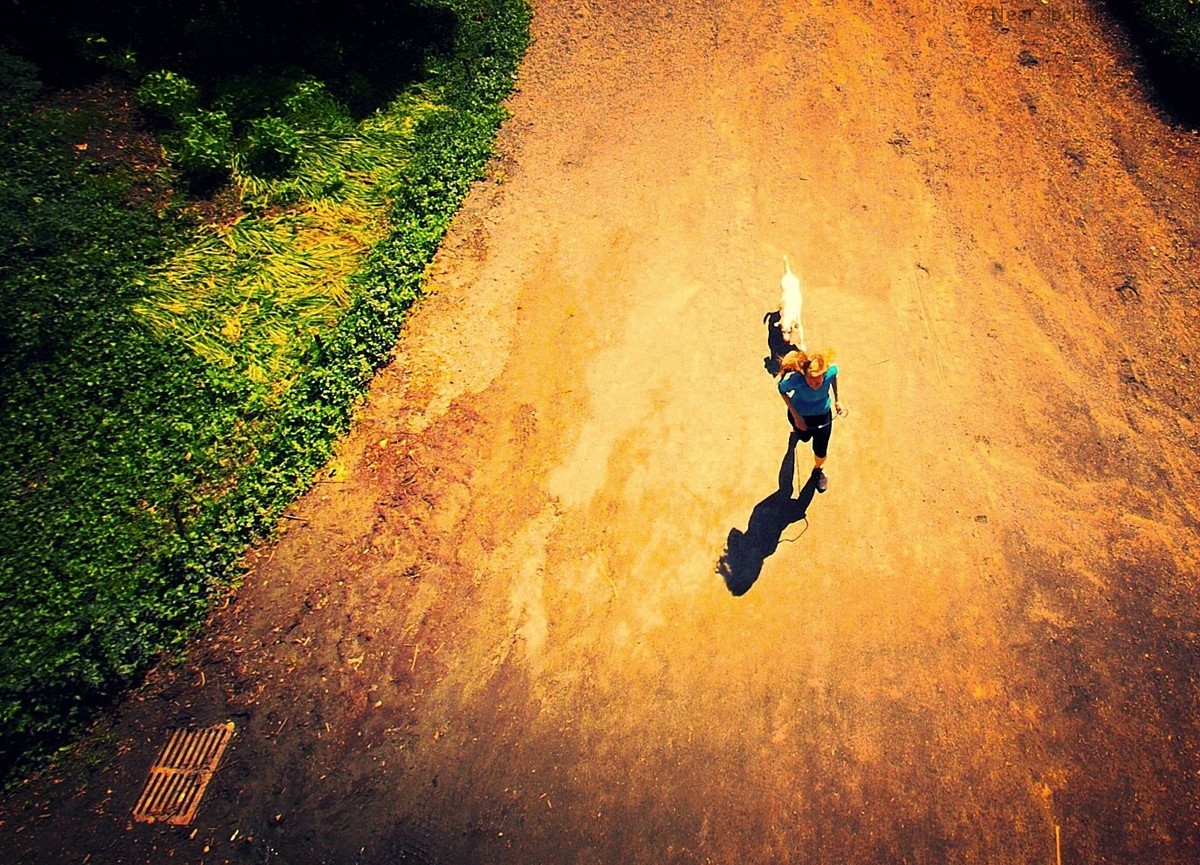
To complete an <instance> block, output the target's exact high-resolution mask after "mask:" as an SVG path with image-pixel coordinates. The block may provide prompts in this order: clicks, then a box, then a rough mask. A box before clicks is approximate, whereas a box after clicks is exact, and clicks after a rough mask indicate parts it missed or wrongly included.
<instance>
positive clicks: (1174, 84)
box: [1111, 0, 1200, 124]
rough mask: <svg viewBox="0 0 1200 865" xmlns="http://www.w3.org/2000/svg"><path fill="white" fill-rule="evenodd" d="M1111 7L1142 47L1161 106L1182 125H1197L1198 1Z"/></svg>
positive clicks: (1132, 0) (1124, 1)
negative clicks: (1186, 123)
mask: <svg viewBox="0 0 1200 865" xmlns="http://www.w3.org/2000/svg"><path fill="white" fill-rule="evenodd" d="M1111 3H1112V8H1113V10H1114V11H1115V12H1117V14H1118V15H1119V16H1120V17H1121V18H1122V19H1124V20H1125V22H1126V23H1127V24H1128V25H1129V28H1130V30H1131V31H1132V33H1133V35H1134V36H1135V37H1136V38H1137V39H1138V41H1139V42H1140V43H1141V45H1142V47H1143V49H1144V50H1143V55H1144V61H1145V64H1146V70H1147V72H1148V73H1149V75H1150V78H1151V80H1152V82H1153V84H1154V87H1155V90H1156V91H1157V92H1158V95H1159V97H1160V98H1161V99H1162V100H1163V103H1164V106H1165V107H1166V108H1167V109H1168V110H1170V111H1171V112H1172V113H1173V114H1175V115H1177V116H1178V117H1179V119H1181V120H1183V121H1185V122H1188V123H1193V124H1194V123H1197V122H1200V97H1198V96H1197V94H1198V93H1200V0H1111Z"/></svg>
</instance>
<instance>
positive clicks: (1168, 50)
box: [1135, 0, 1200, 75]
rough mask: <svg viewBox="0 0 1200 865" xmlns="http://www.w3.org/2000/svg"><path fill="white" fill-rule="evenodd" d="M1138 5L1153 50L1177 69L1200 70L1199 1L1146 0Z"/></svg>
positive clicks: (1199, 71) (1199, 72)
mask: <svg viewBox="0 0 1200 865" xmlns="http://www.w3.org/2000/svg"><path fill="white" fill-rule="evenodd" d="M1135 6H1136V9H1137V15H1138V17H1139V18H1140V19H1141V21H1142V22H1143V25H1144V27H1145V29H1146V31H1147V34H1148V38H1149V42H1150V44H1151V46H1152V47H1153V48H1154V50H1155V51H1157V52H1158V53H1159V54H1161V55H1162V57H1163V58H1164V59H1165V60H1166V61H1167V62H1168V63H1170V64H1171V65H1172V66H1174V67H1176V68H1177V69H1178V70H1180V71H1187V72H1189V73H1190V74H1193V75H1196V74H1200V3H1198V2H1196V0H1143V2H1139V3H1136V4H1135Z"/></svg>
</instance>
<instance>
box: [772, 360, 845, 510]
mask: <svg viewBox="0 0 1200 865" xmlns="http://www.w3.org/2000/svg"><path fill="white" fill-rule="evenodd" d="M832 357H833V352H828V351H827V352H822V353H820V354H807V353H805V352H802V351H793V352H789V353H788V354H786V355H784V357H783V360H781V361H780V362H779V393H780V395H781V396H782V397H783V401H784V402H785V403H787V407H788V420H789V421H791V424H792V428H793V429H795V430H796V434H797V435H798V436H799V438H800V441H802V442H806V441H809V440H811V441H812V449H813V470H812V480H813V482H814V483H815V484H816V486H817V492H819V493H823V492H825V490H826V489H828V488H829V480H828V479H827V478H826V477H825V471H824V469H822V468H821V467H822V466H823V465H824V464H825V456H826V454H827V453H828V452H829V436H830V435H831V434H832V433H833V416H834V412H838V413H840V412H841V410H842V405H841V403H839V402H838V386H837V374H838V368H837V364H831V363H830V362H829V361H830V359H831V358H832ZM830 391H832V392H833V399H832V400H830V397H829V394H830Z"/></svg>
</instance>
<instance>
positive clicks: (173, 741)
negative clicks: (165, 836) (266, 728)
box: [133, 721, 233, 826]
mask: <svg viewBox="0 0 1200 865" xmlns="http://www.w3.org/2000/svg"><path fill="white" fill-rule="evenodd" d="M231 738H233V722H232V721H229V722H227V723H225V724H217V725H216V726H215V727H205V728H204V729H203V730H175V731H173V732H172V733H171V738H170V740H169V741H168V742H167V745H166V747H165V748H163V749H162V753H161V754H159V755H158V761H157V762H156V763H155V764H154V765H153V766H152V767H151V768H150V778H149V779H148V780H147V781H146V789H145V790H143V791H142V796H141V798H140V799H138V803H137V806H136V807H135V808H134V809H133V819H134V820H140V821H142V822H144V823H153V822H155V821H156V820H165V821H166V822H168V823H171V824H174V825H176V826H186V825H187V824H188V823H190V822H192V818H193V817H195V816H196V809H197V808H199V807H200V797H201V796H203V795H204V788H205V787H207V786H208V782H209V781H211V780H212V776H213V772H215V771H217V764H218V763H220V762H221V755H222V754H224V753H225V746H226V745H228V744H229V740H230V739H231Z"/></svg>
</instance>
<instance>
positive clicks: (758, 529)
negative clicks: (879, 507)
mask: <svg viewBox="0 0 1200 865" xmlns="http://www.w3.org/2000/svg"><path fill="white" fill-rule="evenodd" d="M798 441H799V436H798V435H797V434H796V433H795V432H793V433H792V434H791V435H790V436H789V437H788V446H787V452H786V453H785V454H784V455H783V462H782V463H781V464H780V466H779V486H778V488H777V489H776V490H775V491H774V492H772V493H771V494H770V495H769V496H767V497H766V498H765V499H763V500H762V501H761V502H759V503H758V504H756V505H755V506H754V510H753V511H751V512H750V521H749V523H748V524H747V525H746V531H744V532H743V531H742V530H740V529H737V528H733V529H730V530H729V537H728V538H727V539H726V541H725V549H724V551H723V552H722V553H721V558H720V559H718V560H717V573H718V574H720V575H721V578H722V579H724V580H725V586H726V588H728V589H729V591H730V594H732V595H734V596H735V597H740V596H741V595H744V594H746V592H748V591H750V589H751V587H752V586H753V585H754V584H755V583H756V582H758V577H759V575H760V574H761V573H762V569H763V563H764V562H765V561H766V560H767V557H768V556H770V555H771V554H772V553H774V552H775V550H776V549H778V548H779V544H780V542H781V540H782V539H783V533H784V532H785V531H787V528H788V526H790V525H792V524H793V523H797V522H800V521H801V520H804V521H805V524H804V528H803V529H802V530H801V531H800V534H801V535H802V534H804V532H806V531H808V520H807V513H808V506H809V505H810V504H811V503H812V500H813V495H814V494H815V493H816V491H817V485H816V481H815V480H814V478H813V477H812V476H809V478H808V479H807V481H805V483H804V486H803V487H801V488H800V492H799V495H798V496H797V497H796V498H792V490H793V489H794V488H795V482H796V442H798ZM798 537H799V535H797V538H798ZM788 540H789V541H792V540H796V538H789V539H788Z"/></svg>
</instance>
